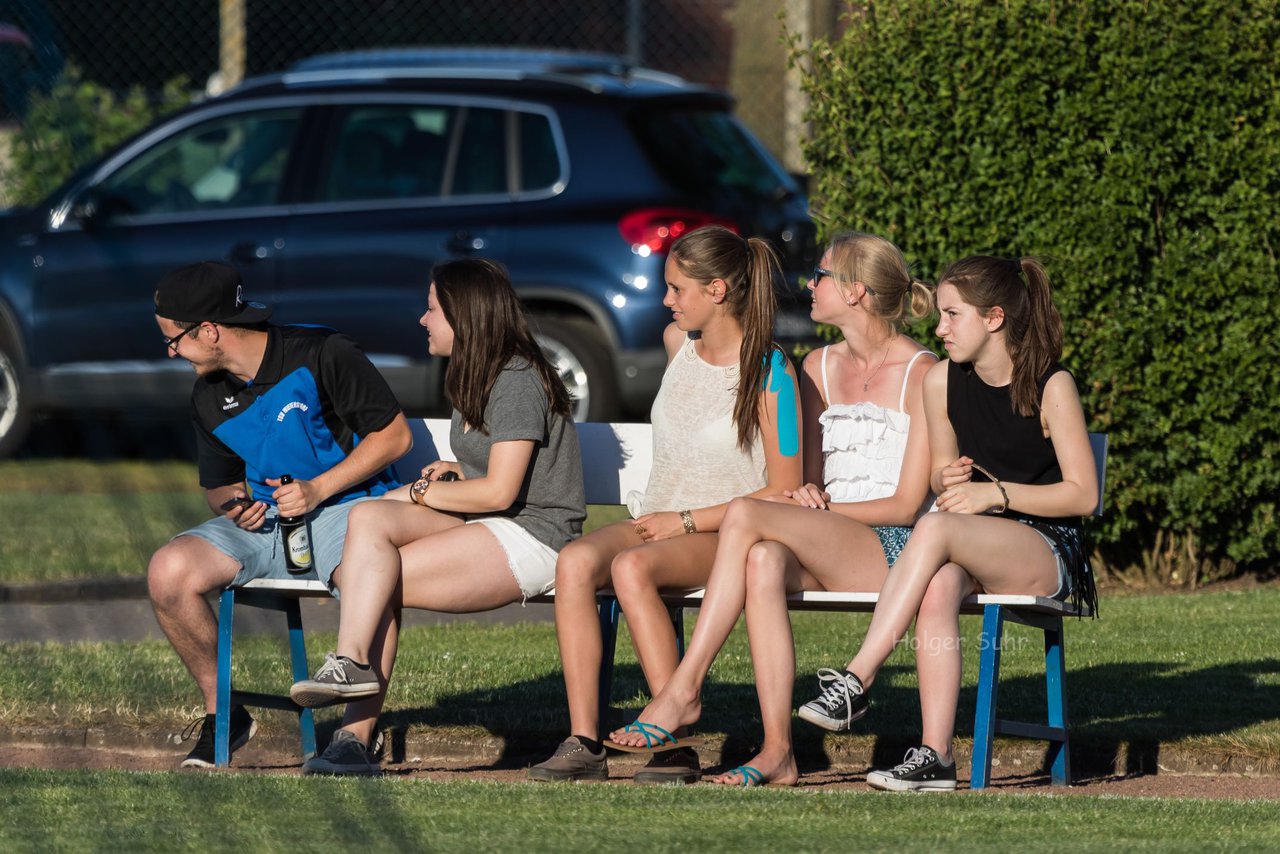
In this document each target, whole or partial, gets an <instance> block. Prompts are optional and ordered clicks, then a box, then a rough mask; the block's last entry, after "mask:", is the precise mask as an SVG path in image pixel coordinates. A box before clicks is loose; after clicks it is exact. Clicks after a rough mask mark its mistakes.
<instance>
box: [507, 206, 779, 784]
mask: <svg viewBox="0 0 1280 854" xmlns="http://www.w3.org/2000/svg"><path fill="white" fill-rule="evenodd" d="M665 275H666V286H667V296H666V299H664V300H663V304H664V305H666V306H667V307H668V308H670V309H671V312H672V317H673V322H672V324H671V325H670V326H669V327H667V330H666V333H665V335H664V343H665V344H666V349H667V358H668V365H667V371H666V374H665V375H664V376H663V378H662V386H661V389H660V390H659V392H658V396H657V398H656V399H655V400H654V404H653V413H652V421H653V445H654V448H653V468H652V471H651V474H650V478H649V483H648V486H647V488H646V490H645V494H644V495H633V496H629V497H628V505H629V506H630V507H631V511H632V513H633V514H635V518H634V519H632V520H628V521H625V522H617V523H615V524H612V525H607V526H605V527H604V528H600V529H598V530H596V531H593V532H591V533H590V534H588V535H586V536H585V537H583V538H582V539H580V540H578V541H576V542H573V543H570V544H569V545H568V546H566V547H565V548H564V549H563V550H561V552H560V557H559V559H558V561H557V563H556V588H555V589H556V637H557V639H558V640H559V643H560V658H561V661H562V663H563V666H564V680H565V688H566V691H567V693H568V698H569V720H570V726H571V727H572V734H571V735H570V737H569V738H568V739H567V740H566V741H565V742H564V743H563V744H561V745H560V747H559V748H558V749H557V750H556V753H555V755H554V756H552V757H551V758H550V759H548V760H547V761H546V762H542V763H540V764H538V765H535V766H534V767H533V768H531V769H530V776H531V777H533V778H534V779H537V780H571V779H601V778H602V777H605V776H607V768H606V766H605V759H604V750H603V748H602V747H601V745H600V741H599V740H600V736H601V733H600V730H599V720H598V706H599V692H598V684H599V671H600V662H601V654H602V644H601V635H600V624H599V618H598V615H597V609H596V592H597V591H598V590H599V589H600V588H602V587H605V586H608V585H611V586H612V587H613V589H614V590H615V591H616V592H617V594H618V599H619V601H620V602H621V604H622V608H623V610H624V612H625V613H626V615H627V625H628V627H629V628H630V630H631V637H632V641H633V643H634V644H635V647H636V649H637V651H638V654H639V656H640V660H641V662H642V666H643V667H644V673H645V677H646V679H647V680H648V681H649V685H650V688H651V689H652V690H653V691H654V692H655V693H656V692H657V691H658V690H659V689H660V688H661V687H662V685H663V684H664V683H665V682H666V680H667V678H668V677H669V676H670V674H671V672H672V671H674V670H675V668H676V664H677V663H678V660H679V659H678V657H677V654H676V638H675V633H674V631H672V626H671V621H670V619H669V617H668V616H667V609H666V606H665V605H664V604H663V602H662V599H661V597H660V596H659V589H661V588H674V589H689V588H697V587H702V586H703V585H704V584H706V582H707V578H708V576H710V574H711V564H712V561H713V560H714V558H715V553H716V542H717V540H718V537H717V534H716V531H717V530H718V529H719V528H720V521H721V518H722V517H723V516H724V513H725V509H726V507H727V506H728V502H730V501H731V500H733V499H735V498H737V497H738V496H742V495H754V496H758V497H766V496H781V495H782V494H783V493H784V491H786V490H795V489H797V488H798V487H799V486H800V484H801V482H802V481H801V476H802V474H803V465H802V457H801V453H800V438H801V437H800V411H799V395H798V393H797V380H796V372H795V369H794V368H793V367H792V365H791V363H790V361H788V360H787V358H786V357H785V356H784V355H783V354H782V352H781V351H780V350H779V349H778V348H777V346H776V345H775V344H774V343H773V340H772V337H773V317H774V311H775V299H776V298H775V296H774V290H773V280H774V276H775V275H781V271H780V269H779V265H778V260H777V256H776V254H775V253H774V251H773V249H772V248H771V247H770V246H769V245H768V244H767V243H766V242H765V241H763V240H760V239H758V238H751V239H749V240H744V239H743V238H742V237H739V236H738V235H736V234H734V233H733V232H732V231H729V230H728V229H726V228H723V227H720V226H708V227H705V228H700V229H697V230H695V231H692V232H690V233H689V234H687V235H685V236H684V237H681V238H680V239H679V240H677V241H676V242H675V243H674V244H673V245H672V247H671V254H670V257H668V259H667V262H666V270H665ZM689 754H691V755H686V756H684V757H682V759H684V760H686V764H688V763H689V762H691V763H692V765H693V766H694V769H693V770H692V771H691V770H690V769H689V768H687V767H686V768H684V769H683V771H684V772H685V773H693V774H695V775H696V773H697V771H696V764H697V755H696V754H693V753H692V751H690V752H689ZM670 770H671V768H670V765H669V764H663V765H661V766H660V767H657V768H653V769H646V771H645V772H642V773H641V779H643V778H644V777H643V775H644V773H650V774H652V775H653V777H654V781H655V782H656V781H662V780H668V779H674V778H672V777H670V776H668V774H669V772H670ZM681 770H682V769H680V768H676V772H677V774H678V773H680V772H681Z"/></svg>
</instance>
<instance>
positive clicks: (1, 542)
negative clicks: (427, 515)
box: [0, 460, 625, 584]
mask: <svg viewBox="0 0 1280 854" xmlns="http://www.w3.org/2000/svg"><path fill="white" fill-rule="evenodd" d="M0 484H3V485H4V486H3V491H2V492H0V584H27V583H34V582H45V581H69V580H82V579H89V578H104V577H113V576H134V577H138V576H141V575H143V574H145V572H146V569H147V562H148V561H149V560H150V558H151V554H152V552H154V551H155V550H156V549H158V548H159V547H160V546H162V545H164V544H165V543H166V542H167V541H168V540H169V538H170V537H172V536H173V535H174V534H177V533H178V532H180V531H185V530H186V529H188V528H190V527H192V526H194V525H198V524H200V523H201V522H203V521H204V520H206V519H208V518H209V507H208V505H207V504H206V503H205V500H204V492H203V490H201V489H200V488H199V487H198V486H197V476H196V469H195V466H193V465H191V464H189V463H180V462H162V463H155V462H101V463H97V462H88V461H83V460H34V461H21V462H15V461H12V460H10V461H0ZM623 515H625V511H624V510H622V509H621V508H616V507H599V508H592V512H591V515H590V516H589V517H588V520H587V525H588V530H591V529H592V528H594V527H596V526H599V525H601V524H604V523H606V522H610V521H613V520H615V519H618V518H621V517H622V516H623Z"/></svg>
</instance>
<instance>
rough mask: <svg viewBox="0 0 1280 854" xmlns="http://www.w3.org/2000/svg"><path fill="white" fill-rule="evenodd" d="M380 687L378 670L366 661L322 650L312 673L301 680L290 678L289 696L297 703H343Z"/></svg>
mask: <svg viewBox="0 0 1280 854" xmlns="http://www.w3.org/2000/svg"><path fill="white" fill-rule="evenodd" d="M380 689H381V686H380V685H379V684H378V674H376V673H374V672H373V668H372V667H370V666H369V665H367V664H366V665H363V666H361V665H359V664H356V663H355V662H354V661H352V660H351V659H349V658H347V657H346V656H345V655H334V654H333V653H332V652H329V653H325V656H324V664H322V665H320V669H319V670H317V671H316V675H315V676H312V677H311V678H310V679H303V680H302V681H301V682H294V683H293V687H292V688H290V689H289V696H290V697H292V698H293V701H294V702H295V703H297V704H298V705H299V706H302V707H303V708H307V709H317V708H319V707H321V706H332V705H333V704H334V703H346V702H349V701H351V700H359V699H360V698H361V697H372V696H373V695H374V694H377V693H378V691H379V690H380Z"/></svg>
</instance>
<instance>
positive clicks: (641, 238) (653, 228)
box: [618, 208, 738, 255]
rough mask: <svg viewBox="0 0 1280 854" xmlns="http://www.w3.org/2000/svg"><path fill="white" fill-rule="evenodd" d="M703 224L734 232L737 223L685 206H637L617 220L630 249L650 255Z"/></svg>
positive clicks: (735, 231) (669, 246)
mask: <svg viewBox="0 0 1280 854" xmlns="http://www.w3.org/2000/svg"><path fill="white" fill-rule="evenodd" d="M704 225H723V226H724V227H725V228H727V229H729V230H730V231H732V232H733V233H735V234H737V233H738V226H737V224H736V223H734V222H733V221H732V220H728V219H725V218H724V217H722V216H716V215H715V214H712V213H707V212H706V211H695V210H690V209H688V208H641V209H640V210H638V211H632V212H631V213H629V214H627V215H626V216H624V217H623V218H622V219H620V220H618V231H620V232H622V238H623V239H624V240H626V241H627V242H628V243H630V244H631V248H632V250H634V251H635V252H638V253H640V254H642V255H650V254H653V253H662V252H666V251H667V250H668V249H670V248H671V244H672V243H674V242H675V241H676V239H677V238H679V237H680V236H681V235H684V234H688V233H689V232H690V231H693V230H694V229H695V228H701V227H702V226H704Z"/></svg>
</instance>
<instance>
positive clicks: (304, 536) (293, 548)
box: [280, 474, 311, 575]
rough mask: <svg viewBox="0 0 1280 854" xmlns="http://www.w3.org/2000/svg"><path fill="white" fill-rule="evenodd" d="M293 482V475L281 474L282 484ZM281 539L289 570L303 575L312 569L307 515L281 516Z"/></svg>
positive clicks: (285, 562)
mask: <svg viewBox="0 0 1280 854" xmlns="http://www.w3.org/2000/svg"><path fill="white" fill-rule="evenodd" d="M286 483H293V475H290V474H285V475H281V476H280V485H281V486H284V485H285V484H286ZM280 540H281V542H283V543H284V566H285V569H287V570H289V572H292V573H294V574H295V575H301V574H302V573H304V572H310V571H311V535H310V534H309V533H308V532H307V517H306V516H285V515H281V516H280Z"/></svg>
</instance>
